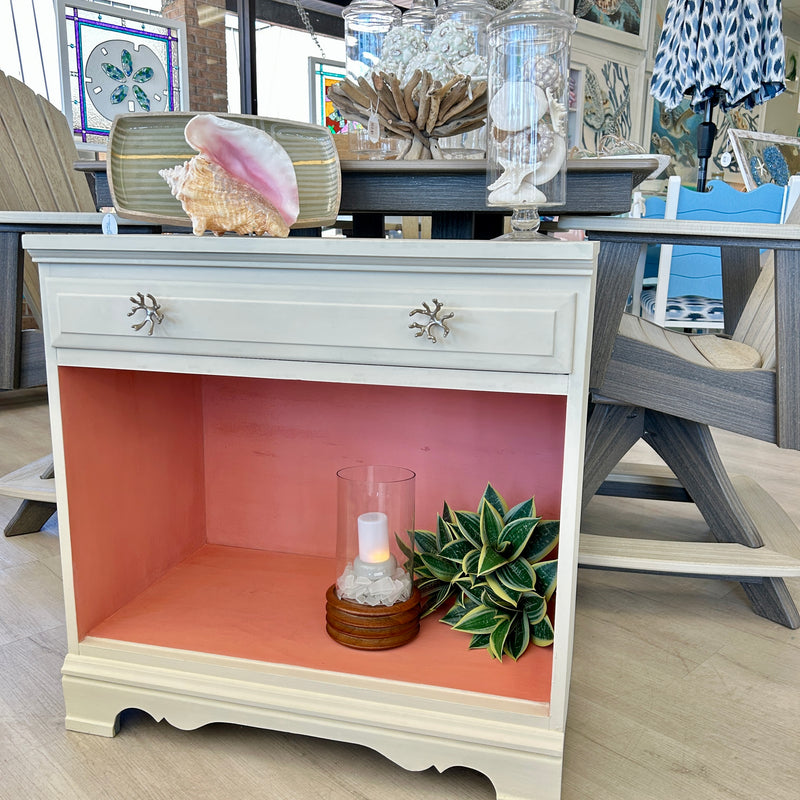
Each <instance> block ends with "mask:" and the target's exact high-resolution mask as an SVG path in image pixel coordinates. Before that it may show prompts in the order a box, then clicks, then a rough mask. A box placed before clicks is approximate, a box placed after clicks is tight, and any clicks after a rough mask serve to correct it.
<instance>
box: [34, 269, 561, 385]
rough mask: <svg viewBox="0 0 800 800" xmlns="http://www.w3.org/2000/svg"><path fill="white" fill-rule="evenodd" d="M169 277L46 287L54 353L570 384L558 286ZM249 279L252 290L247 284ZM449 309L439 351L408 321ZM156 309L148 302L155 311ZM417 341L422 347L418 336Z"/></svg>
mask: <svg viewBox="0 0 800 800" xmlns="http://www.w3.org/2000/svg"><path fill="white" fill-rule="evenodd" d="M170 272H174V270H170V269H169V268H167V269H163V270H159V271H158V273H157V274H156V273H154V272H153V271H152V270H150V271H143V272H142V274H141V275H135V277H131V276H129V277H128V278H126V279H113V278H111V279H109V278H103V279H101V280H97V279H94V278H88V277H77V276H76V277H68V278H66V277H54V278H52V279H50V283H49V290H48V296H49V298H50V310H51V313H50V319H51V332H50V335H51V343H52V344H53V345H54V346H55V347H59V348H88V349H102V350H119V351H129V352H130V351H136V352H160V353H175V354H185V355H208V356H235V357H242V358H280V359H282V360H302V361H316V362H330V363H352V364H381V365H390V366H409V367H428V368H444V369H471V370H490V371H504V372H505V371H512V372H514V371H517V372H545V373H568V372H569V371H570V369H571V365H572V358H573V346H574V329H575V314H576V292H573V291H570V290H569V288H570V287H568V286H567V287H565V281H564V278H563V277H561V278H560V279H559V280H558V281H557V282H556V281H554V280H553V279H552V278H551V277H550V276H541V277H539V276H530V275H527V276H515V275H506V276H497V279H494V276H493V277H492V280H487V276H486V275H464V274H458V275H448V274H436V273H434V274H416V275H414V276H413V277H414V280H413V287H412V286H411V284H410V282H409V280H408V276H401V275H399V274H397V273H365V272H363V271H362V272H348V271H346V270H342V271H337V273H336V276H335V280H333V281H332V280H331V274H330V273H329V272H328V273H322V272H320V273H314V272H313V271H308V270H306V271H303V272H302V274H294V273H293V272H292V271H290V270H272V271H267V272H265V273H261V272H259V273H258V275H257V276H256V275H248V274H245V275H239V274H236V275H233V274H231V275H230V278H231V280H228V281H224V282H222V281H219V280H216V281H215V280H214V279H213V277H212V276H202V275H198V276H196V277H197V278H198V280H186V276H185V275H184V276H183V279H182V280H178V279H177V278H176V277H175V278H173V276H171V275H170ZM245 278H247V279H248V280H247V281H245V280H243V279H245ZM137 292H141V293H142V294H144V295H148V294H149V295H152V296H153V297H154V298H155V299H156V300H157V301H158V303H159V305H160V309H159V312H160V313H161V314H163V321H162V322H161V323H160V324H154V325H153V330H152V335H148V331H149V330H150V324H149V323H148V324H145V326H144V327H143V328H141V329H140V330H135V329H134V328H133V327H132V325H133V324H136V323H138V322H142V321H144V319H145V312H144V311H143V310H138V311H136V312H135V313H134V314H133V315H131V316H129V312H131V310H132V309H133V304H132V303H131V300H130V299H129V298H131V297H132V296H133V295H135V294H136V293H137ZM434 298H437V299H438V300H440V301H441V302H442V304H443V308H442V310H441V311H440V313H439V317H442V316H445V315H447V314H451V313H452V314H453V317H452V318H450V319H448V320H447V321H446V324H447V326H448V327H449V329H450V333H449V335H448V336H446V337H445V336H443V333H444V331H443V329H442V328H441V327H440V326H439V325H433V326H432V328H431V334H432V336H433V337H434V338H435V339H436V341H435V342H434V341H431V340H430V339H429V338H428V337H427V336H426V335H425V334H424V333H423V332H421V331H420V330H419V329H414V328H410V327H409V326H410V325H411V324H413V323H414V322H417V323H420V324H422V325H424V324H425V323H426V322H428V321H429V318H428V317H426V316H425V315H424V314H416V315H413V316H412V315H411V314H410V312H411V311H412V310H414V309H416V308H421V307H422V304H423V303H427V304H428V306H429V307H430V308H431V309H433V308H434V304H433V301H434ZM148 303H149V301H148ZM415 333H421V334H422V335H419V336H417V335H415Z"/></svg>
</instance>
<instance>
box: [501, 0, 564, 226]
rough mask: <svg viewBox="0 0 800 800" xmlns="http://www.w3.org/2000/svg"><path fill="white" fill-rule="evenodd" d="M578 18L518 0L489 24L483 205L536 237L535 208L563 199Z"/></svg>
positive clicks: (549, 3)
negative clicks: (507, 213) (506, 213)
mask: <svg viewBox="0 0 800 800" xmlns="http://www.w3.org/2000/svg"><path fill="white" fill-rule="evenodd" d="M576 24H577V20H576V19H575V17H574V16H572V15H571V14H568V13H566V12H564V11H562V10H561V9H560V8H559V7H558V5H556V4H555V3H554V2H553V0H516V2H515V3H514V4H513V5H512V6H511V7H510V8H508V9H507V10H506V11H504V12H503V13H501V14H498V15H497V16H496V17H495V18H494V19H493V20H492V21H491V22H490V23H489V26H488V30H487V39H488V43H489V104H488V122H487V125H488V131H489V147H488V153H487V158H488V163H487V170H486V171H487V198H486V201H487V204H488V205H490V206H504V207H506V208H511V209H512V210H513V213H512V216H511V233H510V234H509V238H512V239H513V238H519V239H530V238H535V237H536V236H537V235H538V234H537V233H536V231H537V229H538V227H539V212H538V209H539V208H540V207H543V206H544V207H551V208H552V207H555V206H563V204H564V203H565V201H566V160H567V107H566V99H567V75H568V72H569V48H570V37H571V35H572V32H573V31H574V30H575V27H576Z"/></svg>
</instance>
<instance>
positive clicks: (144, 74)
mask: <svg viewBox="0 0 800 800" xmlns="http://www.w3.org/2000/svg"><path fill="white" fill-rule="evenodd" d="M155 74H156V73H155V70H154V69H153V68H152V67H142V68H141V69H137V70H136V72H135V73H134V74H133V80H135V81H136V83H147V81H149V80H152V78H153V75H155Z"/></svg>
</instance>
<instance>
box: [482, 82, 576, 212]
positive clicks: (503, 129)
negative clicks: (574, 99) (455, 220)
mask: <svg viewBox="0 0 800 800" xmlns="http://www.w3.org/2000/svg"><path fill="white" fill-rule="evenodd" d="M566 116H567V114H566V107H565V105H564V104H563V103H562V102H561V101H560V100H559V99H558V98H557V97H556V94H555V93H554V92H553V90H552V89H551V88H550V87H549V86H548V87H547V88H542V86H541V85H539V84H537V83H535V82H534V81H531V80H525V81H507V82H506V83H504V84H503V85H502V86H501V87H500V88H499V90H498V91H497V92H495V94H494V96H493V97H492V99H491V100H490V101H489V120H490V121H491V127H490V140H491V146H492V152H493V154H494V158H495V159H496V162H497V164H498V165H499V167H500V175H499V176H498V177H497V178H496V179H495V180H494V181H493V182H492V183H490V184H489V186H488V190H489V196H488V203H489V204H490V205H503V206H507V205H509V204H511V205H514V206H517V205H525V204H535V205H542V204H543V203H545V202H547V197H546V195H545V194H544V193H543V191H542V190H541V188H540V187H542V186H544V185H545V184H547V183H548V182H549V181H551V180H552V179H553V178H554V177H555V176H556V175H557V174H558V173H559V171H560V170H561V167H562V166H563V164H564V161H565V159H566V155H567V125H566Z"/></svg>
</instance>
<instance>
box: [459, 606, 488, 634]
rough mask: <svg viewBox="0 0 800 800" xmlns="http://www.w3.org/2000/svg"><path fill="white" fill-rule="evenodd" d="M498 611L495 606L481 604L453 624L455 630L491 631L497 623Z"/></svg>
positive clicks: (470, 631) (467, 631)
mask: <svg viewBox="0 0 800 800" xmlns="http://www.w3.org/2000/svg"><path fill="white" fill-rule="evenodd" d="M496 616H497V615H496V612H495V610H494V609H493V608H489V607H488V606H484V605H480V606H478V607H477V608H473V609H471V610H470V611H468V612H467V613H466V614H464V616H463V617H461V619H460V620H459V621H458V622H457V623H456V624H455V625H453V630H456V631H464V632H465V633H491V632H492V631H493V630H494V628H495V625H496Z"/></svg>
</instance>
